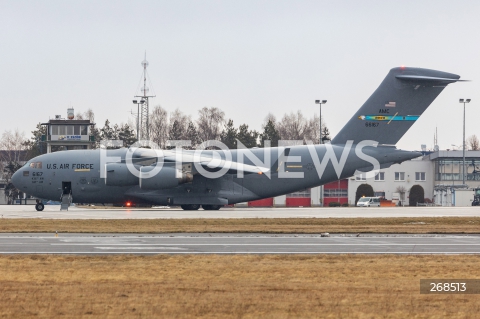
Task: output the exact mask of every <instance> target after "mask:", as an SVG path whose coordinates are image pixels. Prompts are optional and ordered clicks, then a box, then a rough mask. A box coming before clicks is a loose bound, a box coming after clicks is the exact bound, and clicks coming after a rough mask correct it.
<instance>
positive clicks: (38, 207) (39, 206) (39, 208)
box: [35, 203, 45, 212]
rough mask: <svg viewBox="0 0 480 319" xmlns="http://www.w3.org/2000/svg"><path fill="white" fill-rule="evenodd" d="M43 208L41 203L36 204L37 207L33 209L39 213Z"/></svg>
mask: <svg viewBox="0 0 480 319" xmlns="http://www.w3.org/2000/svg"><path fill="white" fill-rule="evenodd" d="M44 208H45V205H43V204H42V203H38V204H37V205H35V209H36V210H37V211H39V212H41V211H42V210H43V209H44Z"/></svg>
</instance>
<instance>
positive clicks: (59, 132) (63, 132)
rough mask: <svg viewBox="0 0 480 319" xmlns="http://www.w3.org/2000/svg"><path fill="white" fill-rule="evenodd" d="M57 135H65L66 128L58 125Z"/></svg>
mask: <svg viewBox="0 0 480 319" xmlns="http://www.w3.org/2000/svg"><path fill="white" fill-rule="evenodd" d="M58 135H67V126H66V125H59V126H58Z"/></svg>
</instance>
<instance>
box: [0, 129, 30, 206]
mask: <svg viewBox="0 0 480 319" xmlns="http://www.w3.org/2000/svg"><path fill="white" fill-rule="evenodd" d="M27 145H28V141H27V140H26V139H25V134H24V133H23V132H20V131H19V130H15V131H13V132H12V131H5V132H4V133H3V134H2V137H1V138H0V174H1V177H2V179H3V180H4V181H5V184H6V186H5V198H6V199H7V202H8V203H9V204H11V203H12V202H13V199H14V198H17V197H18V195H19V194H20V191H19V190H17V189H16V188H15V187H14V186H13V185H12V184H11V183H10V180H11V179H12V176H13V174H14V173H15V172H16V171H17V170H18V169H19V168H20V167H22V164H23V161H25V160H26V159H25V157H26V153H27V151H26V149H27Z"/></svg>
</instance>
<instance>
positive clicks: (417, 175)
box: [415, 172, 425, 181]
mask: <svg viewBox="0 0 480 319" xmlns="http://www.w3.org/2000/svg"><path fill="white" fill-rule="evenodd" d="M415 180H416V181H425V172H416V173H415Z"/></svg>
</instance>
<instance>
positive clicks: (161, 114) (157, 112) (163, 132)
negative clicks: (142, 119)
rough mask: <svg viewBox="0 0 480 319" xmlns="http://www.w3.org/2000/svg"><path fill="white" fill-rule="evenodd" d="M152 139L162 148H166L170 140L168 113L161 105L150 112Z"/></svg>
mask: <svg viewBox="0 0 480 319" xmlns="http://www.w3.org/2000/svg"><path fill="white" fill-rule="evenodd" d="M150 139H151V140H152V141H153V142H154V143H156V144H157V145H158V146H159V147H160V148H165V144H166V142H167V140H168V113H167V111H166V110H165V109H164V108H162V107H161V106H160V105H157V106H155V107H154V108H153V110H152V113H151V114H150Z"/></svg>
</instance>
